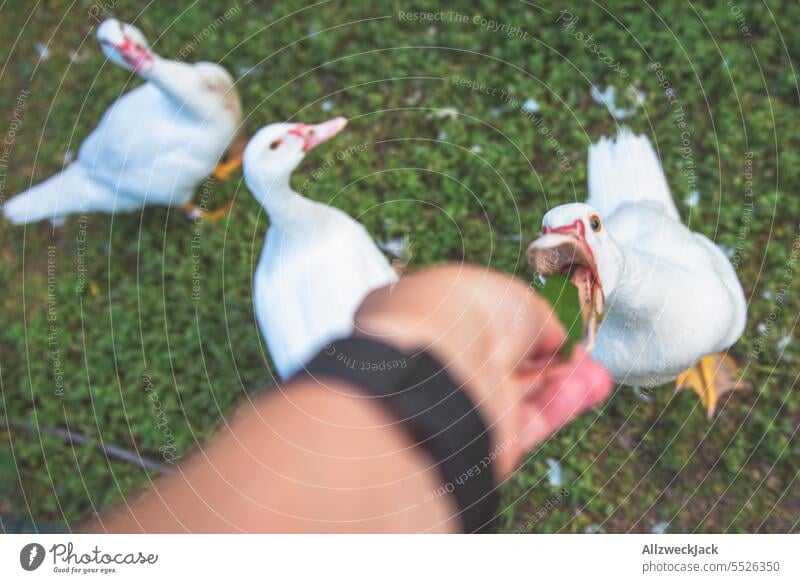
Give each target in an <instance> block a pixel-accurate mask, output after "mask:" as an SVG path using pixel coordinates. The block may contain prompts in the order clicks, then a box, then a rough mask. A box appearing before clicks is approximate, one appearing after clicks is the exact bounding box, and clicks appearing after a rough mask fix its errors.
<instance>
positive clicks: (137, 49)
mask: <svg viewBox="0 0 800 583" xmlns="http://www.w3.org/2000/svg"><path fill="white" fill-rule="evenodd" d="M116 49H117V50H118V51H119V52H120V54H121V55H122V56H123V57H125V60H126V61H128V63H129V64H130V66H131V67H133V70H134V71H136V72H137V73H142V72H143V71H145V70H146V69H148V68H149V67H150V65H152V63H153V56H152V55H151V54H150V53H148V52H147V50H146V49H145V48H144V47H142V46H140V45H138V44H136V43H135V42H133V41H132V40H131V39H129V38H128V37H125V40H123V41H122V42H121V43H120V44H118V45H117V46H116Z"/></svg>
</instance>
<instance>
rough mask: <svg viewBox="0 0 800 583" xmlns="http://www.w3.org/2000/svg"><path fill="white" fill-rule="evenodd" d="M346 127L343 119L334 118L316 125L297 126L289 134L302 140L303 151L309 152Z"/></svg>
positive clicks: (345, 120) (345, 121)
mask: <svg viewBox="0 0 800 583" xmlns="http://www.w3.org/2000/svg"><path fill="white" fill-rule="evenodd" d="M346 125H347V119H346V118H344V117H335V118H333V119H331V120H328V121H325V122H322V123H318V124H316V125H308V124H302V123H301V124H298V125H296V126H295V127H293V128H292V129H291V130H290V131H289V133H290V134H292V135H294V136H298V137H299V138H302V139H303V142H304V143H303V151H304V152H310V151H311V150H312V149H314V148H316V147H317V146H319V145H320V144H321V143H323V142H327V141H328V140H330V139H331V138H332V137H333V136H335V135H336V134H338V133H339V132H340V131H342V130H343V129H344V126H346Z"/></svg>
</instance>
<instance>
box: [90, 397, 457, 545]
mask: <svg viewBox="0 0 800 583" xmlns="http://www.w3.org/2000/svg"><path fill="white" fill-rule="evenodd" d="M430 466H431V463H430V460H429V458H428V457H427V456H426V455H425V454H424V452H423V451H421V450H420V449H419V448H413V447H411V440H410V438H409V437H408V436H407V434H406V433H405V431H404V430H403V428H402V426H400V425H398V424H395V423H394V420H393V419H392V418H391V417H390V416H389V415H388V414H387V413H386V412H385V411H384V410H383V409H382V408H380V407H379V406H377V405H376V404H374V403H372V402H370V400H369V399H367V398H364V397H363V396H360V394H359V393H357V392H355V391H353V390H352V389H351V388H350V387H347V386H343V385H336V384H333V383H330V384H329V385H328V386H327V387H323V386H320V385H317V384H315V383H313V382H310V381H304V382H302V383H295V384H294V385H290V386H289V387H287V388H286V389H285V390H284V392H283V393H280V392H275V393H274V394H272V395H270V396H268V397H263V398H260V399H258V400H257V401H255V402H253V403H252V404H251V405H247V406H245V407H244V408H243V409H242V410H241V411H240V412H239V413H238V414H237V415H236V416H235V417H234V418H233V419H232V422H231V423H230V424H229V427H227V428H226V429H225V430H223V431H222V432H221V433H220V434H219V435H218V436H216V437H215V438H214V439H213V440H211V442H210V443H209V444H208V445H207V446H206V447H204V448H203V449H202V450H200V451H198V452H197V453H195V454H194V455H193V456H192V457H191V458H190V459H189V460H187V462H186V463H185V464H183V465H182V466H181V467H180V469H179V473H178V474H176V475H175V476H171V477H169V478H166V479H164V480H162V481H161V482H159V483H157V484H156V488H154V489H153V490H151V491H150V492H148V493H146V494H145V495H144V496H143V498H141V499H140V500H139V501H136V502H134V503H132V504H131V503H130V502H129V504H130V507H125V508H122V509H120V510H119V511H118V512H116V513H115V514H113V515H112V516H110V517H106V518H105V519H103V520H102V522H101V523H98V524H96V525H94V526H93V527H92V530H102V529H103V528H105V529H107V530H109V531H123V532H139V531H146V532H183V531H191V532H240V531H245V532H376V531H390V532H404V531H405V532H419V531H434V532H436V531H454V530H456V529H457V528H458V523H457V521H456V520H454V519H452V518H450V517H451V516H452V515H453V513H454V510H453V508H451V506H450V504H451V502H450V501H449V500H448V499H446V498H442V497H437V496H433V495H432V494H433V493H434V492H436V490H437V489H438V488H439V486H440V485H441V477H440V475H439V473H438V471H437V470H436V469H435V468H431V467H430Z"/></svg>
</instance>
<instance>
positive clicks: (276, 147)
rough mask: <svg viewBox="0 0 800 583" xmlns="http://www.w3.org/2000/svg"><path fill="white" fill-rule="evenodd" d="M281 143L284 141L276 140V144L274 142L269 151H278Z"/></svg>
mask: <svg viewBox="0 0 800 583" xmlns="http://www.w3.org/2000/svg"><path fill="white" fill-rule="evenodd" d="M281 141H282V140H275V141H274V142H272V143H271V144H270V145H269V149H270V150H277V149H278V146H280V145H281Z"/></svg>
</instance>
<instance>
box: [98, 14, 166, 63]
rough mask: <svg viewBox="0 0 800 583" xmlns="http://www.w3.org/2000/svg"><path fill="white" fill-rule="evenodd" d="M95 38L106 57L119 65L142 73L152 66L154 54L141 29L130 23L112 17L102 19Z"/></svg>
mask: <svg viewBox="0 0 800 583" xmlns="http://www.w3.org/2000/svg"><path fill="white" fill-rule="evenodd" d="M97 40H98V41H99V42H100V47H101V48H102V49H103V53H105V55H106V57H108V58H109V59H110V60H111V61H113V62H115V63H116V64H117V65H119V66H120V67H123V68H125V69H127V70H129V71H133V72H135V73H139V74H142V73H146V72H147V71H149V70H150V68H152V66H153V63H154V61H155V55H153V53H152V52H151V51H150V46H149V45H148V43H147V39H146V38H145V37H144V35H143V34H142V31H141V30H139V29H138V28H136V27H135V26H133V25H132V24H127V23H125V22H120V21H119V20H116V19H114V18H109V19H108V20H104V21H103V22H102V23H101V24H100V26H98V27H97Z"/></svg>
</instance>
